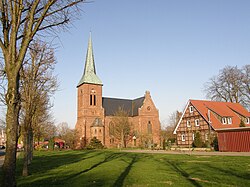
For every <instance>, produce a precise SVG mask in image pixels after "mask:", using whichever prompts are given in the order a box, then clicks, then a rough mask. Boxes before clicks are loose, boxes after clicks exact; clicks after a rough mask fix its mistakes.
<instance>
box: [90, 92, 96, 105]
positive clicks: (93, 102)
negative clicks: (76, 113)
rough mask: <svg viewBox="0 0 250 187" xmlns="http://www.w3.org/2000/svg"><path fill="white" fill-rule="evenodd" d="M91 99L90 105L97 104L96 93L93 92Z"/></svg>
mask: <svg viewBox="0 0 250 187" xmlns="http://www.w3.org/2000/svg"><path fill="white" fill-rule="evenodd" d="M89 99H90V101H89V104H90V106H96V95H94V94H91V95H90V98H89Z"/></svg>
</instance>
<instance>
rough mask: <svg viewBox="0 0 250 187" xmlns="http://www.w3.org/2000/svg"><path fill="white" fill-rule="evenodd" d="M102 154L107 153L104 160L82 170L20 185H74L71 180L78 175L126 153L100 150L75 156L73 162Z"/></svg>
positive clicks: (24, 182) (100, 182)
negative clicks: (90, 154)
mask: <svg viewBox="0 0 250 187" xmlns="http://www.w3.org/2000/svg"><path fill="white" fill-rule="evenodd" d="M89 153H90V152H87V153H86V154H89ZM94 153H95V152H94ZM86 154H84V155H86ZM100 154H105V158H104V159H103V160H102V161H100V162H97V163H95V164H93V165H92V166H91V167H89V168H87V169H84V170H82V171H80V172H77V173H73V174H67V173H66V174H65V175H64V176H63V175H62V176H60V175H58V177H57V176H45V177H42V178H41V179H38V178H36V179H35V180H33V181H32V180H30V181H29V180H28V181H23V182H22V183H21V184H20V185H19V186H25V187H26V186H41V185H44V184H46V185H47V186H72V185H71V181H72V182H74V181H75V180H78V178H77V177H81V176H80V175H81V174H84V173H87V172H89V171H91V170H93V169H95V168H97V167H99V166H100V165H102V164H104V163H107V162H110V161H112V160H115V159H117V158H119V157H121V156H124V153H109V152H108V153H107V152H102V151H98V152H96V153H95V154H93V155H92V156H88V157H85V158H82V159H79V158H78V159H77V158H75V159H74V160H73V161H72V162H77V160H78V161H79V160H84V159H90V158H92V157H97V156H98V155H100ZM80 155H81V156H83V154H79V156H80ZM72 156H74V155H72ZM86 161H87V160H86ZM67 164H70V162H67V163H65V162H63V163H62V164H61V165H67ZM56 166H57V167H59V165H56ZM59 176H60V177H59ZM86 182H87V181H86ZM104 183H105V180H103V181H100V180H99V181H98V184H97V183H96V184H93V185H94V186H100V185H101V186H102V185H104ZM82 185H84V186H88V185H87V184H82ZM91 186H92V185H91Z"/></svg>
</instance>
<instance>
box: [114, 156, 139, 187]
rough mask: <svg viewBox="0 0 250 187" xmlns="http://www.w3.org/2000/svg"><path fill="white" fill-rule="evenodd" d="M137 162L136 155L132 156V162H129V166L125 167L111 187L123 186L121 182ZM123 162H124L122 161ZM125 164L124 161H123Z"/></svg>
mask: <svg viewBox="0 0 250 187" xmlns="http://www.w3.org/2000/svg"><path fill="white" fill-rule="evenodd" d="M137 160H138V155H134V156H133V157H132V160H131V162H130V163H129V165H128V166H127V167H126V169H125V170H124V171H123V172H122V173H121V175H120V176H119V177H118V178H117V180H116V181H115V183H114V185H113V187H117V186H122V185H123V182H124V180H125V178H126V177H127V175H128V174H129V172H130V170H131V168H132V166H133V164H134V163H135V162H137ZM124 161H125V160H124ZM125 162H126V161H125Z"/></svg>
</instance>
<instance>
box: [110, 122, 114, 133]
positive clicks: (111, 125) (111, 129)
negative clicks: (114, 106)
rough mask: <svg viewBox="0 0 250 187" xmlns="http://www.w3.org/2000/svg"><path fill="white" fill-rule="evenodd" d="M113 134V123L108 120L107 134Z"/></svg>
mask: <svg viewBox="0 0 250 187" xmlns="http://www.w3.org/2000/svg"><path fill="white" fill-rule="evenodd" d="M113 135H114V123H113V122H110V123H109V136H113Z"/></svg>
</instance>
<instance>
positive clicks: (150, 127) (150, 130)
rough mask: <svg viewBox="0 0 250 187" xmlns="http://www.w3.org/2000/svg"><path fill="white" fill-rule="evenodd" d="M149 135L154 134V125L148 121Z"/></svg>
mask: <svg viewBox="0 0 250 187" xmlns="http://www.w3.org/2000/svg"><path fill="white" fill-rule="evenodd" d="M148 134H152V124H151V122H150V121H148Z"/></svg>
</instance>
